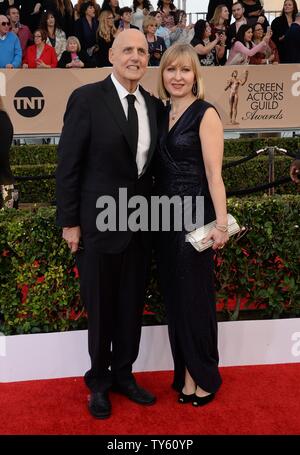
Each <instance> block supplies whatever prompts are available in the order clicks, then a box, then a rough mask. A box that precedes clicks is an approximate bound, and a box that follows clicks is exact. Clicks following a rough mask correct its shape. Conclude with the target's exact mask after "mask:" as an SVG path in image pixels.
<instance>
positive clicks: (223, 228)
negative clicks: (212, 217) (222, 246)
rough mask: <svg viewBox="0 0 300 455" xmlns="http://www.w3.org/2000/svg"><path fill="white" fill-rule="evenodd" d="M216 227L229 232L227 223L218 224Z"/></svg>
mask: <svg viewBox="0 0 300 455" xmlns="http://www.w3.org/2000/svg"><path fill="white" fill-rule="evenodd" d="M215 228H216V229H218V231H222V232H228V225H227V224H216V225H215Z"/></svg>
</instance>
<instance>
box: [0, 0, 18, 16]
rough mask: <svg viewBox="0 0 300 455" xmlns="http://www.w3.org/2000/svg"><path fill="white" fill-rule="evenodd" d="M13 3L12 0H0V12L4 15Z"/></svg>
mask: <svg viewBox="0 0 300 455" xmlns="http://www.w3.org/2000/svg"><path fill="white" fill-rule="evenodd" d="M14 4H15V1H14V0H0V14H3V15H5V14H6V11H7V10H8V8H9V7H10V6H13V5H14Z"/></svg>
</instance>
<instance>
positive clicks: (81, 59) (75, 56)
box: [57, 36, 91, 68]
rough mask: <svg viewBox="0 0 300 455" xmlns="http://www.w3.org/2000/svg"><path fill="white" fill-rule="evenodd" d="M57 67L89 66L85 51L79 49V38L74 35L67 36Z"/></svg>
mask: <svg viewBox="0 0 300 455" xmlns="http://www.w3.org/2000/svg"><path fill="white" fill-rule="evenodd" d="M57 67H58V68H90V67H91V62H90V59H89V56H88V55H87V53H86V52H85V51H82V50H81V46H80V42H79V39H78V38H76V36H69V38H68V39H67V49H66V50H65V51H64V52H63V53H62V56H61V58H60V60H59V62H58V65H57Z"/></svg>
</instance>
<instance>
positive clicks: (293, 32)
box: [285, 13, 300, 63]
mask: <svg viewBox="0 0 300 455" xmlns="http://www.w3.org/2000/svg"><path fill="white" fill-rule="evenodd" d="M285 42H286V63H300V13H297V14H296V17H295V20H294V22H293V23H292V24H291V26H290V28H289V30H288V32H287V34H286V35H285Z"/></svg>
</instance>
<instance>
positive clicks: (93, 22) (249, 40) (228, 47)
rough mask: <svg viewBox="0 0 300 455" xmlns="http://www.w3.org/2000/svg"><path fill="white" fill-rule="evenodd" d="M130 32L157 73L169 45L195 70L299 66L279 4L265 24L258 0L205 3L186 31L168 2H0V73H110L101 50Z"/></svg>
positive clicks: (297, 26) (292, 5)
mask: <svg viewBox="0 0 300 455" xmlns="http://www.w3.org/2000/svg"><path fill="white" fill-rule="evenodd" d="M127 28H137V29H140V30H141V31H142V32H143V33H144V34H145V36H146V39H147V42H148V45H149V66H159V64H160V60H161V57H162V55H163V53H164V51H165V50H166V49H167V48H168V47H169V46H171V45H172V44H174V43H190V44H191V45H192V46H194V48H195V50H196V52H197V53H198V57H199V61H200V64H201V65H203V66H219V65H237V64H238V65H241V64H243V65H246V64H249V63H250V64H255V65H262V64H277V63H300V13H299V12H298V6H297V2H296V0H285V1H284V2H283V5H282V11H281V14H280V15H279V16H277V17H276V18H275V19H274V20H273V21H272V23H271V24H269V22H268V19H267V17H266V16H265V12H264V9H263V1H262V0H242V1H235V2H234V1H231V0H210V1H209V5H208V12H207V17H206V20H203V19H200V20H198V21H197V22H196V23H195V24H187V15H186V13H185V11H183V10H179V9H177V8H176V7H175V5H174V0H158V2H157V5H156V7H155V8H154V5H153V4H151V2H150V0H133V4H132V5H130V6H126V7H123V8H120V7H119V2H118V0H104V1H103V3H102V5H100V4H98V3H97V2H96V0H78V2H77V4H76V5H75V6H73V4H72V2H71V0H40V1H39V2H37V1H35V0H23V1H22V0H0V68H21V67H22V68H56V67H59V68H93V67H105V66H110V65H111V64H110V62H109V57H108V54H109V48H110V47H111V46H112V43H113V41H114V39H115V37H116V36H117V35H118V34H119V33H122V31H123V30H124V29H127Z"/></svg>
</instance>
